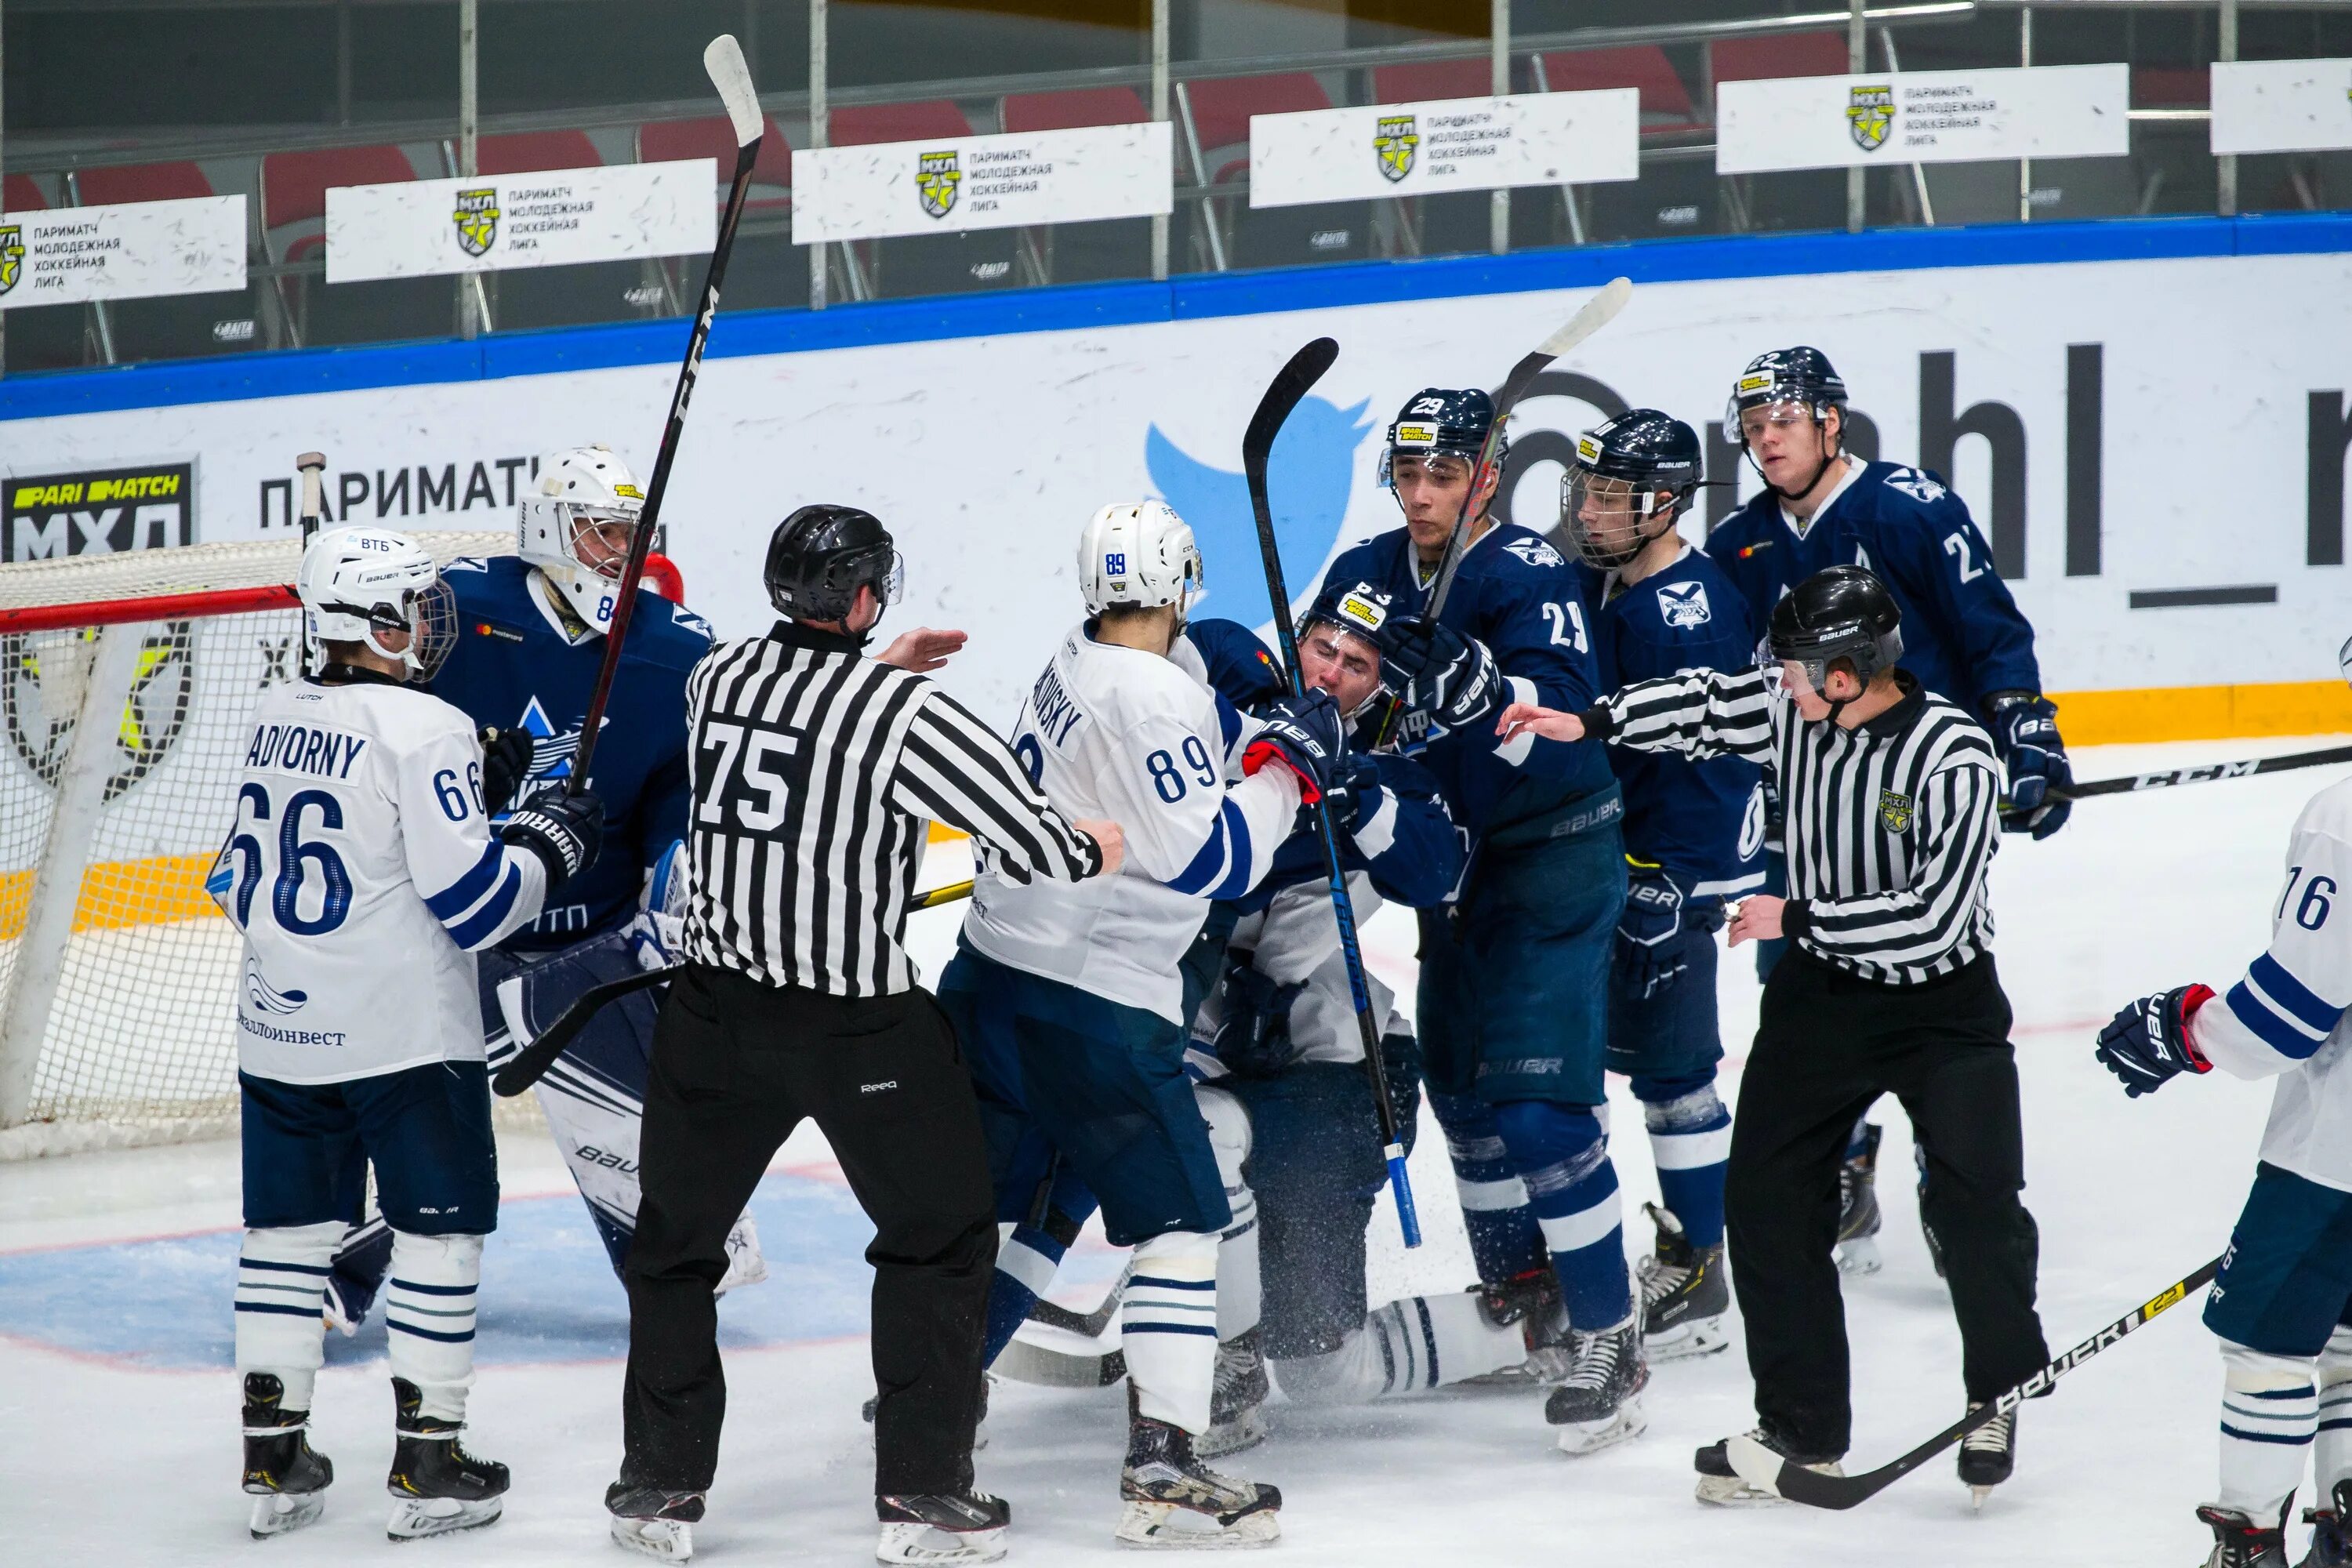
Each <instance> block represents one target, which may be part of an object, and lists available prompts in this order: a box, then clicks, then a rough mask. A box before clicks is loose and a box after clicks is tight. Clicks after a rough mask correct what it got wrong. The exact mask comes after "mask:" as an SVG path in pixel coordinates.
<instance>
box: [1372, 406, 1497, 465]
mask: <svg viewBox="0 0 2352 1568" xmlns="http://www.w3.org/2000/svg"><path fill="white" fill-rule="evenodd" d="M1494 427H1495V400H1494V399H1493V398H1491V397H1489V396H1487V395H1486V394H1485V393H1484V392H1482V391H1480V390H1479V389H1478V388H1476V387H1475V386H1469V387H1463V388H1460V389H1458V390H1457V389H1454V388H1452V387H1444V386H1424V387H1423V388H1422V389H1421V390H1420V391H1419V392H1416V393H1414V394H1413V395H1412V396H1411V397H1410V398H1407V399H1406V400H1405V405H1404V406H1403V407H1402V409H1400V410H1398V411H1397V416H1396V421H1395V423H1393V424H1391V426H1389V440H1388V446H1387V447H1385V448H1383V449H1382V450H1381V476H1380V481H1381V489H1395V488H1396V478H1395V466H1396V460H1397V459H1398V458H1426V457H1432V456H1437V457H1447V458H1461V459H1462V460H1463V461H1464V462H1465V463H1469V464H1472V465H1474V466H1475V464H1476V463H1477V461H1478V455H1479V453H1480V452H1482V451H1483V450H1485V449H1486V433H1487V432H1488V431H1490V430H1492V429H1493V428H1494ZM1507 445H1508V438H1507V437H1496V441H1495V466H1496V468H1498V469H1499V468H1501V467H1502V466H1503V452H1504V448H1505V447H1506V446H1507Z"/></svg>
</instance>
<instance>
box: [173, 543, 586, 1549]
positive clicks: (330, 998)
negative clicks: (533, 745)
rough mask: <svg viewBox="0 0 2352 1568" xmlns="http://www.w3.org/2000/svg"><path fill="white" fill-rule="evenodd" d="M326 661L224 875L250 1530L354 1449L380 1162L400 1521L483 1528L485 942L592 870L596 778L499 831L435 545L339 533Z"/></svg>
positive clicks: (313, 588) (489, 1485)
mask: <svg viewBox="0 0 2352 1568" xmlns="http://www.w3.org/2000/svg"><path fill="white" fill-rule="evenodd" d="M296 589H297V593H298V595H299V598H300V601H301V605H302V614H303V633H304V637H305V641H306V644H307V646H308V647H309V648H310V650H311V651H313V652H315V653H316V654H318V655H319V656H320V658H322V660H323V662H322V664H321V666H320V668H319V671H318V673H317V674H315V675H310V676H306V677H305V678H304V679H301V680H299V681H296V682H292V683H289V684H286V685H281V686H277V687H273V688H271V689H269V690H268V691H267V692H265V693H264V694H263V696H262V698H261V702H260V706H259V707H258V708H257V710H255V713H254V718H253V731H252V742H251V743H250V745H249V746H248V747H247V754H246V761H245V767H244V772H243V773H242V776H241V778H240V781H239V784H238V788H237V792H236V819H235V825H234V826H232V827H231V829H230V833H229V837H228V841H227V842H226V845H224V846H223V847H222V849H221V853H220V857H219V859H218V861H217V862H216V864H215V868H214V870H213V874H212V875H211V876H210V877H209V878H208V879H206V884H205V885H206V889H207V890H208V891H209V892H210V893H211V894H212V896H213V897H214V898H215V900H217V901H218V902H219V904H220V906H221V909H222V911H223V912H224V913H226V915H227V916H228V918H229V920H230V921H231V923H232V924H234V925H235V927H236V930H237V931H239V932H240V933H241V934H242V936H243V938H244V948H245V984H244V986H243V987H242V989H241V992H240V994H239V998H238V1007H237V1029H238V1036H237V1082H238V1087H239V1091H240V1095H241V1098H242V1100H243V1114H242V1116H241V1118H240V1122H241V1133H240V1135H241V1138H242V1141H243V1143H244V1188H245V1193H244V1200H245V1224H246V1233H245V1240H244V1245H243V1247H242V1249H241V1253H240V1257H239V1258H238V1263H237V1280H236V1365H237V1371H238V1373H240V1374H241V1377H242V1380H243V1383H244V1393H245V1413H244V1414H245V1475H244V1487H245V1490H246V1491H247V1492H248V1493H251V1494H252V1495H253V1497H254V1503H253V1509H252V1515H251V1520H250V1529H251V1531H252V1532H253V1534H254V1535H255V1536H256V1537H257V1538H259V1537H264V1536H271V1535H278V1534H282V1533H284V1532H286V1531H290V1530H295V1529H299V1528H300V1527H301V1526H303V1525H306V1524H309V1523H311V1522H312V1521H315V1520H317V1519H318V1518H319V1517H320V1513H321V1511H322V1510H323V1506H324V1500H325V1499H324V1494H325V1491H326V1489H327V1488H328V1486H329V1485H330V1484H331V1482H332V1481H333V1479H334V1468H333V1466H332V1465H331V1464H330V1463H329V1461H328V1460H327V1458H325V1456H323V1455H320V1454H319V1453H317V1452H315V1451H314V1450H313V1449H312V1448H311V1447H310V1440H309V1438H308V1436H306V1433H307V1430H308V1427H309V1422H310V1408H311V1394H312V1392H313V1384H314V1383H315V1381H316V1378H317V1374H318V1371H319V1368H320V1365H321V1364H322V1363H323V1361H324V1344H323V1338H324V1335H325V1333H326V1325H325V1322H324V1321H323V1318H322V1314H321V1301H320V1298H321V1295H322V1293H323V1291H324V1289H325V1284H326V1279H327V1275H328V1270H329V1267H330V1263H331V1259H332V1258H333V1257H334V1253H335V1248H336V1245H337V1244H338V1242H340V1241H341V1239H342V1237H343V1236H344V1235H345V1233H346V1231H347V1230H348V1229H349V1228H350V1226H352V1225H353V1224H354V1223H356V1222H357V1221H358V1219H359V1218H360V1215H361V1205H362V1203H363V1202H364V1201H365V1197H366V1192H367V1170H368V1166H369V1164H370V1163H373V1165H374V1167H375V1173H376V1186H377V1192H378V1196H379V1201H380V1202H381V1204H382V1205H383V1224H384V1225H385V1226H388V1227H389V1228H388V1231H387V1247H386V1250H387V1251H388V1252H389V1253H390V1255H391V1258H392V1267H393V1269H394V1278H393V1281H392V1288H391V1296H390V1300H388V1302H387V1303H386V1306H385V1311H384V1317H385V1320H386V1325H387V1328H388V1330H389V1334H388V1339H389V1344H390V1352H391V1358H392V1389H393V1405H394V1432H395V1439H394V1451H393V1460H392V1469H391V1473H390V1476H389V1477H388V1479H387V1482H386V1485H387V1488H388V1489H389V1490H390V1491H391V1493H392V1497H393V1500H394V1507H393V1512H392V1517H391V1520H390V1521H389V1522H388V1524H387V1525H386V1530H387V1532H388V1533H389V1534H390V1535H391V1536H392V1537H393V1539H394V1540H404V1539H408V1538H411V1537H415V1536H420V1535H435V1534H440V1533H443V1532H445V1531H452V1530H463V1529H467V1528H470V1527H472V1526H475V1525H482V1524H488V1523H489V1522H491V1521H494V1520H496V1519H497V1518H498V1517H499V1511H500V1510H501V1508H502V1507H503V1504H502V1502H501V1501H500V1498H501V1496H502V1494H503V1493H504V1492H505V1491H506V1489H507V1480H508V1477H507V1468H506V1467H505V1466H504V1465H500V1464H495V1463H492V1462H490V1461H488V1460H485V1459H478V1458H475V1457H474V1456H472V1455H470V1454H468V1453H467V1452H466V1450H465V1449H464V1447H462V1446H461V1445H460V1443H459V1434H460V1432H461V1431H462V1430H463V1429H464V1426H465V1418H466V1401H467V1392H468V1390H469V1389H470V1388H471V1387H472V1385H473V1381H474V1321H475V1291H476V1288H477V1287H478V1284H479V1283H480V1279H481V1264H482V1238H483V1237H485V1236H486V1235H488V1233H489V1232H490V1231H491V1230H492V1229H494V1228H496V1226H497V1225H498V1206H499V1181H498V1150H497V1145H496V1143H495V1142H494V1141H493V1139H492V1137H491V1132H490V1102H489V1083H488V1073H487V1071H486V1069H485V1068H484V1066H483V1061H482V1031H481V1022H480V1013H479V1008H478V989H477V984H476V978H475V954H476V953H477V952H479V951H481V950H483V949H485V948H488V947H489V946H491V945H492V944H494V943H496V942H499V941H500V940H502V939H504V938H505V937H507V936H509V934H511V933H512V932H513V931H517V930H518V929H520V928H521V927H522V926H524V925H525V924H527V923H528V922H529V921H530V920H531V919H532V917H534V916H535V915H537V914H538V913H539V911H540V910H541V908H542V907H543V906H544V903H545V900H547V898H548V897H549V896H550V895H551V894H560V893H561V892H562V890H563V889H564V888H565V887H566V886H567V885H569V884H570V883H571V882H572V881H573V880H574V879H578V878H579V877H581V876H582V875H583V874H584V873H586V872H588V871H589V870H591V869H592V868H593V866H594V864H595V861H596V853H597V840H598V837H599V828H600V826H601V814H600V809H599V806H598V803H597V800H596V797H595V796H594V795H588V794H584V793H583V794H581V795H576V796H572V797H568V798H567V797H566V796H564V795H562V793H561V792H559V791H555V790H547V791H542V792H541V794H539V795H535V796H533V797H532V798H531V799H530V800H528V801H526V802H525V803H524V805H523V806H522V808H521V809H520V810H519V811H516V812H515V813H513V814H512V815H511V816H509V817H508V819H507V820H506V822H505V823H504V824H503V825H502V826H499V827H497V828H496V830H495V831H494V830H493V828H492V825H491V821H490V813H489V811H488V806H487V803H486V802H485V801H484V800H483V799H482V795H481V773H482V763H483V757H482V750H481V746H480V744H479V742H478V741H477V739H476V737H475V734H474V726H473V725H472V723H471V722H470V721H468V720H467V717H466V716H465V715H464V714H463V713H461V712H459V711H458V710H457V709H455V708H453V707H451V706H450V705H449V704H448V703H446V702H444V701H442V700H439V699H437V698H436V697H433V696H432V695H430V694H429V693H427V692H425V691H421V690H419V689H416V688H415V686H413V685H411V684H410V683H411V682H412V681H415V680H417V679H420V678H425V679H429V678H430V677H431V675H432V673H433V670H434V668H435V666H436V665H437V664H438V663H439V662H440V661H441V659H442V658H443V657H444V656H445V655H446V653H447V651H448V647H449V638H450V630H451V623H450V605H449V595H448V591H447V589H446V587H445V586H443V584H441V582H440V580H439V574H437V572H436V570H435V567H434V564H433V558H432V556H431V555H430V554H428V553H426V552H425V550H424V548H423V547H422V546H420V545H419V544H418V543H417V542H415V540H414V539H411V538H409V537H408V536H407V535H405V534H401V533H394V532H393V531H390V530H388V529H380V528H361V527H352V528H337V529H331V530H329V531H326V532H324V533H321V534H320V535H319V536H318V537H317V538H316V539H314V540H312V541H311V542H310V546H309V548H308V549H307V550H306V551H305V552H304V553H303V558H302V565H301V569H300V573H299V580H298V582H297V584H296Z"/></svg>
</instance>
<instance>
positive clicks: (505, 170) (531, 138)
mask: <svg viewBox="0 0 2352 1568" xmlns="http://www.w3.org/2000/svg"><path fill="white" fill-rule="evenodd" d="M475 154H476V165H477V172H478V173H480V174H538V173H539V172H540V171H541V170H542V169H593V168H597V167H600V166H601V165H602V164H603V163H604V154H602V153H598V152H597V151H596V143H594V142H591V141H589V140H588V133H587V132H585V131H518V132H513V133H512V134H510V135H506V136H485V137H483V138H482V139H481V141H480V142H478V143H477V144H476V147H475ZM729 163H730V167H731V166H732V163H733V161H732V160H731V159H730V161H729Z"/></svg>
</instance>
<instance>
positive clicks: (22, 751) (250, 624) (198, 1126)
mask: <svg viewBox="0 0 2352 1568" xmlns="http://www.w3.org/2000/svg"><path fill="white" fill-rule="evenodd" d="M417 537H418V538H419V539H420V540H421V541H423V542H425V544H426V545H427V546H428V547H429V548H430V549H431V550H432V551H433V553H434V555H435V557H436V559H437V560H440V561H443V562H446V561H449V560H451V559H453V558H455V557H457V556H460V555H472V556H481V555H511V554H513V553H514V550H515V541H514V535H513V534H512V533H511V532H500V533H472V532H457V531H425V532H420V533H419V534H418V535H417ZM300 558H301V545H300V542H299V541H297V540H294V539H285V540H268V541H255V542H239V543H228V544H200V545H191V546H187V547H184V548H180V549H171V550H150V551H138V552H122V553H120V554H111V555H100V556H92V557H80V558H76V559H70V560H62V561H43V562H35V563H25V564H19V565H9V566H0V719H5V726H6V729H7V743H6V744H5V746H0V1160H5V1159H10V1158H24V1157H27V1156H31V1155H36V1154H45V1153H58V1152H68V1151H72V1150H76V1149H85V1148H102V1147H110V1146H122V1145H127V1144H131V1143H144V1142H171V1141H176V1140H180V1139H187V1138H198V1137H211V1136H219V1135H224V1134H226V1133H227V1132H230V1131H234V1129H235V1127H236V1103H237V1100H236V984H237V975H238V969H239V959H240V946H239V942H238V938H237V935H236V931H235V930H234V929H233V928H232V927H231V926H230V925H229V923H228V921H226V919H224V918H223V917H222V915H221V913H220V911H219V910H217V909H216V908H215V906H214V904H213V902H212V900H210V899H209V898H207V897H206V896H205V888H204V884H205V874H206V872H207V871H209V870H210V868H211V866H212V860H213V856H214V854H215V851H216V850H217V849H218V848H219V846H220V843H221V840H222V837H224V835H225V834H226V831H227V826H228V823H229V820H230V817H231V815H232V806H233V803H234V800H235V796H236V776H237V773H238V769H239V767H240V765H241V763H242V762H243V748H244V746H245V744H246V742H247V725H248V722H249V720H250V716H251V714H252V711H253V708H254V705H255V703H256V702H257V700H259V699H260V696H261V694H262V693H263V692H264V691H265V690H267V689H268V688H270V687H271V686H274V685H277V684H279V683H281V682H284V681H287V680H290V679H296V678H298V677H299V673H300V659H301V655H300V636H299V626H300V616H299V610H298V609H297V608H296V605H295V599H294V592H293V589H292V587H291V586H290V584H292V583H293V581H294V574H295V568H296V566H297V565H298V564H299V561H300Z"/></svg>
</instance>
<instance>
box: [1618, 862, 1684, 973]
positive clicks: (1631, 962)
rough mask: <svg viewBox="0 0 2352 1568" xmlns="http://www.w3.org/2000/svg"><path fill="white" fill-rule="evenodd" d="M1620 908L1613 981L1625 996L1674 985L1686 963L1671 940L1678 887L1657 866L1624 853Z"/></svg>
mask: <svg viewBox="0 0 2352 1568" xmlns="http://www.w3.org/2000/svg"><path fill="white" fill-rule="evenodd" d="M1626 866H1627V868H1629V869H1630V870H1631V872H1632V873H1633V874H1632V876H1631V877H1630V878H1629V879H1628V880H1627V882H1626V884H1625V908H1624V910H1623V912H1622V913H1621V914H1619V915H1618V917H1617V957H1616V964H1617V980H1618V984H1619V985H1620V986H1622V988H1623V990H1624V992H1625V993H1626V994H1628V995H1632V996H1639V997H1642V998H1643V999H1645V1000H1646V999H1647V998H1649V997H1652V996H1655V995H1658V994H1661V993H1663V992H1665V991H1668V990H1670V989H1672V988H1673V986H1674V984H1675V981H1677V980H1680V979H1681V978H1682V977H1683V971H1684V970H1685V969H1687V968H1688V967H1689V964H1688V963H1687V962H1686V961H1685V959H1684V958H1683V955H1682V944H1681V942H1679V941H1677V940H1676V939H1677V938H1679V937H1680V936H1681V935H1682V931H1683V890H1682V889H1680V888H1677V887H1675V881H1674V879H1673V878H1671V877H1669V876H1667V875H1666V873H1665V871H1664V868H1661V867H1657V866H1651V865H1645V864H1643V863H1642V862H1641V861H1638V860H1634V859H1633V858H1630V857H1628V858H1627V860H1626Z"/></svg>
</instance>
